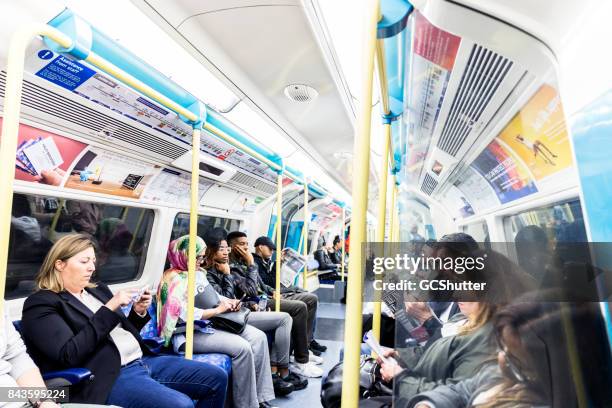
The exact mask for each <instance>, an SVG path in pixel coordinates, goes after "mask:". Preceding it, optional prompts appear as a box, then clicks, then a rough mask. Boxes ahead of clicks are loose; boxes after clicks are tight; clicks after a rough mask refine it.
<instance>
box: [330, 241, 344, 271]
mask: <svg viewBox="0 0 612 408" xmlns="http://www.w3.org/2000/svg"><path fill="white" fill-rule="evenodd" d="M329 259H330V260H331V261H332V263H334V264H336V265H342V263H343V260H342V240H341V239H340V235H336V236H335V237H334V242H333V246H332V250H331V251H330V252H329Z"/></svg>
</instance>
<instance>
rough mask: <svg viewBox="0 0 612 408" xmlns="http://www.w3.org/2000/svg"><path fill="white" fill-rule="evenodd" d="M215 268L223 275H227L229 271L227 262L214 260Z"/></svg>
mask: <svg viewBox="0 0 612 408" xmlns="http://www.w3.org/2000/svg"><path fill="white" fill-rule="evenodd" d="M215 268H216V269H217V270H218V271H219V272H221V273H222V274H224V275H229V274H230V272H231V271H230V266H229V264H228V263H227V262H215Z"/></svg>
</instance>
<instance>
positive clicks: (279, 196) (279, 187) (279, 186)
mask: <svg viewBox="0 0 612 408" xmlns="http://www.w3.org/2000/svg"><path fill="white" fill-rule="evenodd" d="M282 216H283V172H282V171H281V172H279V173H278V177H277V179H276V251H277V257H278V254H279V252H278V251H282V247H281V245H282V239H281V238H282V237H281V227H282V222H281V217H282ZM279 259H280V258H279ZM280 281H281V263H280V262H276V287H275V288H274V291H275V295H276V299H274V310H275V311H277V312H280Z"/></svg>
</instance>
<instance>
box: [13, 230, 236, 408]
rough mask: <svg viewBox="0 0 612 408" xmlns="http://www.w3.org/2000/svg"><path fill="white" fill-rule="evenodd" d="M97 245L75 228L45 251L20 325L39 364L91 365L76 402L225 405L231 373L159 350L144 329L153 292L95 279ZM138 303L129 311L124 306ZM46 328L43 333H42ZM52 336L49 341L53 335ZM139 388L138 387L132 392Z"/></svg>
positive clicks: (74, 392) (47, 367)
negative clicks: (147, 343)
mask: <svg viewBox="0 0 612 408" xmlns="http://www.w3.org/2000/svg"><path fill="white" fill-rule="evenodd" d="M95 270H96V253H95V251H94V244H93V242H92V241H91V239H90V238H89V237H87V236H86V235H82V234H70V235H66V236H64V237H62V238H61V239H59V240H58V241H57V242H56V243H55V244H54V245H53V247H52V248H51V249H50V250H49V252H48V253H47V256H46V257H45V260H44V262H43V264H42V266H41V268H40V272H39V273H38V275H37V277H36V283H37V286H38V291H36V292H35V293H34V294H32V295H30V296H29V297H28V298H27V299H26V301H25V303H24V305H23V314H22V316H23V317H22V332H23V337H24V340H25V343H26V345H27V348H28V352H29V354H30V356H31V357H32V358H33V359H34V361H35V362H36V364H37V365H38V366H39V367H40V369H41V371H42V372H43V373H44V372H47V371H56V370H63V369H67V368H72V367H84V368H87V369H89V370H90V371H91V372H92V374H93V375H94V376H93V379H92V380H91V381H88V382H86V383H85V384H83V385H82V386H80V387H78V388H75V389H71V391H70V402H86V403H97V404H105V403H106V404H112V405H118V406H121V407H125V408H130V407H138V408H142V407H151V408H153V407H168V408H169V407H193V406H194V403H193V400H197V401H198V402H197V404H196V405H195V406H196V407H216V408H221V407H223V405H224V401H225V391H226V388H227V374H226V373H225V371H224V370H222V369H221V368H219V367H216V366H214V365H211V364H207V363H202V362H196V361H190V360H185V359H183V358H181V357H178V356H161V355H155V354H153V353H152V352H151V351H150V350H149V349H148V348H147V347H146V346H145V345H144V343H143V342H142V338H141V337H140V334H139V332H140V330H141V329H142V327H143V326H144V325H145V324H146V323H147V321H149V319H150V318H151V317H150V316H149V315H148V313H147V308H148V307H149V305H150V304H151V294H150V293H149V292H147V291H144V292H143V294H142V295H141V296H140V299H139V300H138V301H136V302H133V303H132V298H133V297H134V296H135V295H137V292H136V291H129V290H120V291H118V292H117V293H115V294H113V293H112V292H111V291H110V289H109V288H108V286H106V285H104V284H103V283H93V282H91V278H92V276H93V273H94V272H95ZM130 303H132V306H131V307H130V312H129V315H128V316H127V317H126V316H125V315H124V314H123V312H122V311H121V307H122V306H127V305H129V304H130ZM43 333H44V335H43ZM50 340H51V341H50ZM135 389H137V390H138V391H139V392H134V390H135Z"/></svg>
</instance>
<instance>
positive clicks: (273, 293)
mask: <svg viewBox="0 0 612 408" xmlns="http://www.w3.org/2000/svg"><path fill="white" fill-rule="evenodd" d="M277 296H278V295H277V292H276V291H274V292H272V299H274V300H276V297H277Z"/></svg>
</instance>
